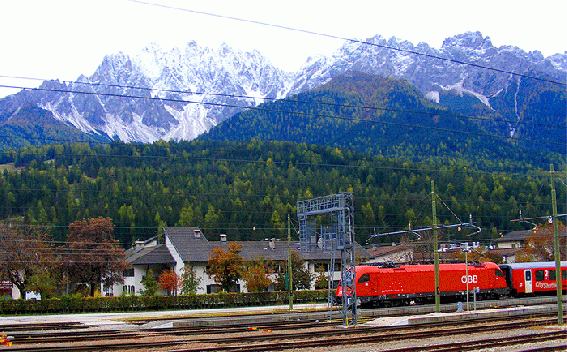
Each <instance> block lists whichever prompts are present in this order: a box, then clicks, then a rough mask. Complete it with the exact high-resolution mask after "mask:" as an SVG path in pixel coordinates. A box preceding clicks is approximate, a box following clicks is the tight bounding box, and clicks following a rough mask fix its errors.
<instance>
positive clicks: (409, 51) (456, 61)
mask: <svg viewBox="0 0 567 352" xmlns="http://www.w3.org/2000/svg"><path fill="white" fill-rule="evenodd" d="M127 1H130V2H133V3H137V4H141V5H148V6H156V7H162V8H166V9H170V10H176V11H184V12H188V13H194V14H199V15H205V16H210V17H216V18H223V19H229V20H233V21H238V22H245V23H251V24H256V25H261V26H265V27H273V28H279V29H284V30H288V31H294V32H299V33H305V34H310V35H316V36H320V37H326V38H331V39H340V40H344V41H347V42H350V43H359V44H364V45H369V46H374V47H377V48H383V49H388V50H394V51H397V52H404V53H408V54H413V55H418V56H423V57H427V58H431V59H435V60H442V61H448V62H452V63H455V64H458V65H465V66H470V67H475V68H480V69H483V70H490V71H494V72H497V73H505V74H509V75H513V76H516V77H523V78H529V79H534V80H538V81H542V82H547V83H552V84H555V85H559V86H562V87H567V84H566V83H564V82H560V81H555V80H552V79H547V78H541V77H535V76H530V75H526V74H522V73H517V72H513V71H508V70H504V69H499V68H495V67H491V66H485V65H481V64H477V63H472V62H466V61H462V60H457V59H451V58H446V57H441V56H437V55H432V54H427V53H421V52H419V51H415V50H409V49H402V48H396V47H393V46H389V45H383V44H377V43H372V42H368V41H364V40H359V39H352V38H347V37H342V36H338V35H332V34H327V33H320V32H315V31H310V30H305V29H298V28H293V27H288V26H283V25H278V24H271V23H266V22H261V21H255V20H247V19H243V18H238V17H234V16H225V15H219V14H215V13H210V12H205V11H196V10H191V9H186V8H182V7H175V6H169V5H164V4H156V3H150V2H145V1H140V0H127Z"/></svg>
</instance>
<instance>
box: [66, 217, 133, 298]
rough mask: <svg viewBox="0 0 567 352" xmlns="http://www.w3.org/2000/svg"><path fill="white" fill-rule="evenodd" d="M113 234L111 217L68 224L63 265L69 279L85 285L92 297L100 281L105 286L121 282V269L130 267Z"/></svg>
mask: <svg viewBox="0 0 567 352" xmlns="http://www.w3.org/2000/svg"><path fill="white" fill-rule="evenodd" d="M113 233H114V225H113V223H112V219H110V218H102V217H98V218H90V219H88V220H85V219H83V220H77V221H75V222H73V223H72V224H70V225H69V235H68V236H67V243H68V244H67V246H68V248H67V250H68V251H67V253H66V256H65V258H64V265H65V268H66V270H67V272H68V274H69V279H70V280H71V282H74V283H77V284H80V283H86V284H88V285H89V287H90V295H91V296H92V295H94V293H95V291H96V290H98V289H100V286H101V284H103V285H104V286H105V287H108V286H111V285H113V284H114V283H117V282H122V281H123V278H122V272H123V271H124V270H125V269H127V268H128V267H129V264H128V263H127V262H126V260H125V258H126V254H125V252H124V249H122V248H121V247H120V246H119V245H118V241H117V240H115V239H114V237H113Z"/></svg>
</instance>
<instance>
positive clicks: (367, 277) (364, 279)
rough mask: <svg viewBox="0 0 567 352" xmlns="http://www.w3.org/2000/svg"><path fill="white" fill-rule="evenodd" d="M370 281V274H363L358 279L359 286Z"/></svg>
mask: <svg viewBox="0 0 567 352" xmlns="http://www.w3.org/2000/svg"><path fill="white" fill-rule="evenodd" d="M368 281H370V274H368V273H366V274H362V276H360V278H359V279H358V283H359V284H363V283H365V282H368Z"/></svg>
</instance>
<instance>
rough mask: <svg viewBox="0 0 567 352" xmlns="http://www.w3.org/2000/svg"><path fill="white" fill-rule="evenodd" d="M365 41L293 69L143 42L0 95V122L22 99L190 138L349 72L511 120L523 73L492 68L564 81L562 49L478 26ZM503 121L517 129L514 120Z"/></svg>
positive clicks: (114, 126) (70, 120)
mask: <svg viewBox="0 0 567 352" xmlns="http://www.w3.org/2000/svg"><path fill="white" fill-rule="evenodd" d="M365 42H366V43H362V42H350V43H346V44H345V45H344V46H343V47H341V48H340V49H339V50H337V52H335V54H333V55H332V56H331V57H320V58H315V59H312V58H310V59H308V60H307V62H306V63H305V64H304V66H303V67H302V69H301V70H300V71H299V72H296V73H287V72H284V71H282V70H279V69H277V68H275V67H274V66H273V65H272V64H271V63H270V62H269V61H268V60H267V59H266V58H264V57H262V56H261V55H260V53H259V52H257V51H253V52H241V51H238V50H234V49H232V48H230V47H228V46H227V45H226V44H222V45H221V46H220V47H219V48H218V49H216V50H213V49H210V48H206V47H200V46H198V45H197V43H195V42H189V43H188V44H187V46H186V47H185V48H184V49H179V48H175V49H172V50H171V51H169V52H164V51H163V50H162V49H161V48H160V47H159V45H157V44H151V45H149V46H148V47H147V48H145V49H144V50H142V52H140V53H139V54H138V55H137V56H135V57H129V56H127V55H124V54H122V53H118V54H114V55H109V56H107V57H105V58H104V60H103V61H102V63H101V65H100V66H99V67H98V69H97V70H96V72H95V73H94V74H93V75H92V76H90V77H84V76H81V77H79V78H78V79H77V81H76V82H73V83H62V82H58V81H46V82H44V83H43V84H42V86H41V87H40V89H39V90H31V91H22V92H20V93H18V94H16V95H13V96H9V97H6V98H5V99H3V100H2V101H0V125H1V124H3V123H7V122H8V121H9V117H10V116H11V115H12V114H14V113H15V112H16V111H17V110H18V109H19V108H21V107H22V106H24V105H26V104H27V105H30V104H31V105H34V106H37V107H40V108H42V109H45V110H48V111H50V112H51V113H52V114H53V117H54V118H55V119H56V120H59V121H61V122H63V123H65V124H68V125H70V126H74V127H76V128H77V129H79V130H81V131H83V132H85V133H89V134H95V135H100V136H107V137H109V138H111V139H120V140H122V141H124V142H131V141H136V142H143V143H148V142H153V141H156V140H159V139H164V140H171V139H173V140H180V139H184V140H191V139H194V138H195V137H197V136H198V135H200V134H201V133H203V132H205V131H207V130H209V129H210V128H211V127H213V126H215V125H217V124H218V123H219V122H221V121H223V120H225V119H227V118H229V117H230V116H232V115H233V114H235V113H237V112H239V111H241V110H242V109H245V108H249V107H253V106H256V105H258V104H260V103H262V102H264V101H265V100H266V99H270V100H271V99H278V98H283V97H286V96H288V95H290V94H295V93H299V92H302V91H306V90H310V89H313V88H316V87H318V86H320V85H322V84H324V83H326V82H328V81H329V80H331V79H332V78H334V77H336V76H339V75H341V74H343V73H346V72H349V71H361V72H366V73H371V74H376V75H382V76H387V77H398V78H402V79H405V80H408V81H409V82H411V83H412V84H414V85H415V86H417V87H418V89H419V90H420V91H421V92H422V93H423V94H424V95H425V96H426V97H428V98H429V99H431V100H434V101H436V102H438V103H439V101H440V99H442V97H443V95H444V94H445V93H446V92H452V93H453V94H457V95H461V96H462V95H463V94H468V95H469V96H474V97H476V98H477V99H478V100H479V101H480V102H481V103H482V104H484V105H485V106H486V107H488V108H490V109H493V110H499V109H501V110H503V111H508V110H507V109H512V111H513V113H512V115H513V116H512V117H513V118H514V119H517V121H520V120H521V118H522V117H521V112H519V111H518V110H517V106H518V102H517V101H515V102H514V99H516V98H513V99H511V98H510V97H509V95H510V94H511V93H510V92H513V93H514V94H515V96H516V97H517V96H518V92H520V91H521V89H522V87H523V86H522V85H524V86H525V85H526V83H525V81H526V80H525V79H522V76H517V75H511V74H509V73H506V72H501V71H507V72H510V71H512V72H515V73H518V74H521V75H524V74H525V75H532V76H538V77H544V78H545V79H549V80H553V81H557V82H565V78H566V72H567V53H566V54H556V55H553V56H550V57H548V58H544V57H543V56H542V55H541V53H539V52H537V51H536V52H529V53H526V52H524V51H523V50H521V49H519V48H516V47H510V46H503V47H500V48H496V47H494V46H492V43H491V41H490V38H489V37H483V36H482V35H481V34H480V33H479V32H476V33H471V32H469V33H465V34H460V35H457V36H455V37H452V38H447V39H446V40H445V41H444V43H443V46H442V47H441V48H440V49H439V50H436V49H433V48H431V47H429V45H427V44H425V43H419V44H417V46H414V45H413V44H412V43H410V42H407V41H402V40H399V39H397V38H390V39H385V38H383V37H381V36H375V37H373V38H369V39H367V40H366V41H365ZM440 58H445V60H443V59H440ZM461 62H467V63H472V64H473V65H463V64H462V63H461ZM483 67H490V68H492V69H485V68H483ZM525 89H528V88H525ZM529 89H534V88H533V85H530V86H529ZM77 92H81V93H77ZM516 100H517V99H516ZM493 101H498V102H500V103H499V104H493V103H492V102H493ZM502 102H507V103H502ZM510 104H515V106H514V107H511V106H510ZM493 105H494V106H497V108H495V107H494V106H493ZM506 114H508V115H509V114H510V113H509V112H508V113H503V115H506ZM507 128H508V129H509V131H508V132H509V133H515V132H516V130H517V126H514V124H508V127H507Z"/></svg>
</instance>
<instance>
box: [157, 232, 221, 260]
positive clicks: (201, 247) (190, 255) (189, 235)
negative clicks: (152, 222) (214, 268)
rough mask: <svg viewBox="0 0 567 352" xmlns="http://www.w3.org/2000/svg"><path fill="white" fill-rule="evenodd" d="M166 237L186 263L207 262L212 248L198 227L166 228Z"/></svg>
mask: <svg viewBox="0 0 567 352" xmlns="http://www.w3.org/2000/svg"><path fill="white" fill-rule="evenodd" d="M164 235H165V236H167V238H169V241H170V242H171V244H172V245H173V247H175V250H177V253H179V255H180V256H181V259H182V260H183V262H185V263H189V262H207V261H209V257H210V256H211V254H210V251H211V249H212V248H211V246H210V244H209V241H208V240H207V239H206V238H205V235H203V233H202V232H201V230H200V229H199V228H198V227H164Z"/></svg>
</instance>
